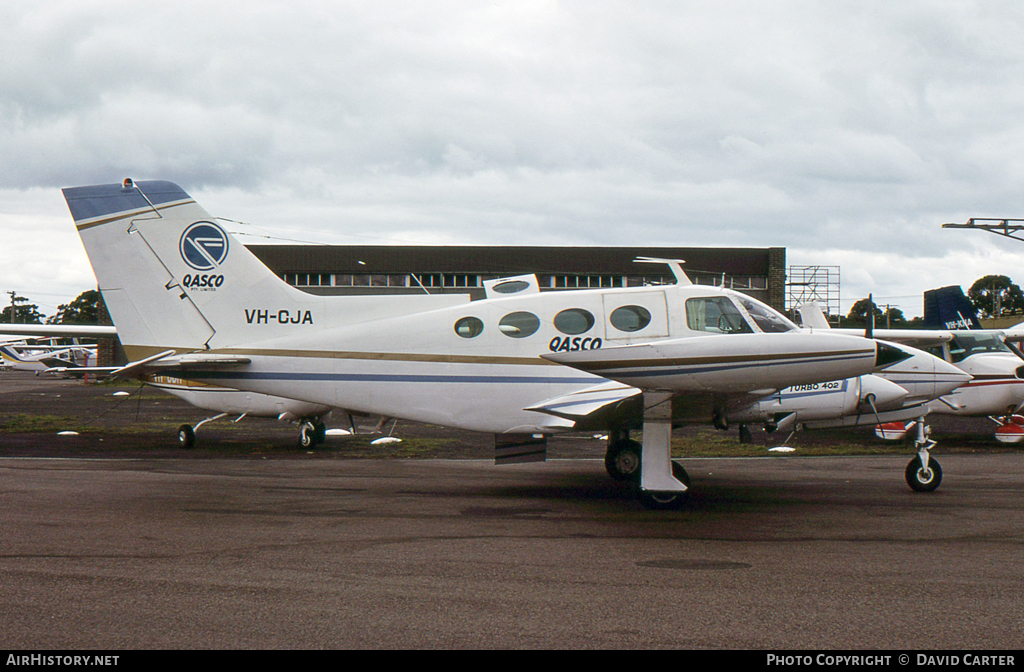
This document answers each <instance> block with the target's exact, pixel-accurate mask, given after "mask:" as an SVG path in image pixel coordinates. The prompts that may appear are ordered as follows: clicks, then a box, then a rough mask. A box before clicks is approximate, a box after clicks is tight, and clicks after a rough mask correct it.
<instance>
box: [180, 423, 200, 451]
mask: <svg viewBox="0 0 1024 672" xmlns="http://www.w3.org/2000/svg"><path fill="white" fill-rule="evenodd" d="M178 443H179V444H181V447H182V448H184V449H186V450H188V449H190V448H195V446H196V433H195V430H193V429H192V426H191V425H182V426H181V427H178Z"/></svg>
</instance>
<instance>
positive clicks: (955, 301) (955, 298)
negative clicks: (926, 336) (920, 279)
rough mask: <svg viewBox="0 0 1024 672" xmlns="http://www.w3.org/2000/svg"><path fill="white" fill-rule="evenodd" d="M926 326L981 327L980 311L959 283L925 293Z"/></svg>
mask: <svg viewBox="0 0 1024 672" xmlns="http://www.w3.org/2000/svg"><path fill="white" fill-rule="evenodd" d="M924 326H925V328H927V329H981V328H982V326H981V322H979V321H978V311H977V310H976V309H975V307H974V304H972V303H971V302H970V300H969V299H968V298H967V297H966V296H964V290H963V289H961V288H960V287H959V286H958V285H951V286H949V287H940V288H939V289H930V290H928V291H926V292H925V293H924Z"/></svg>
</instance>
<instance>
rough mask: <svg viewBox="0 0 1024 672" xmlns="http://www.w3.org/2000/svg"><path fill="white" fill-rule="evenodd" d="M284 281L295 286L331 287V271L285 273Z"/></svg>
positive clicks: (283, 275)
mask: <svg viewBox="0 0 1024 672" xmlns="http://www.w3.org/2000/svg"><path fill="white" fill-rule="evenodd" d="M281 277H282V278H284V281H285V282H287V283H288V284H289V285H292V286H293V287H330V286H331V274H330V273H284V274H282V275H281Z"/></svg>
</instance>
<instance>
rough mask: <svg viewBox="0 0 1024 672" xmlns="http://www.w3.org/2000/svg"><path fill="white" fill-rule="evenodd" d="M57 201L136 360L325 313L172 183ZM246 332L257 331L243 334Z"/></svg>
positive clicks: (288, 328)
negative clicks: (65, 211)
mask: <svg viewBox="0 0 1024 672" xmlns="http://www.w3.org/2000/svg"><path fill="white" fill-rule="evenodd" d="M63 193H64V198H65V200H66V201H67V203H68V208H69V209H70V211H71V215H72V217H73V218H74V220H75V226H76V228H77V229H78V233H79V235H80V236H81V238H82V243H83V245H84V246H85V250H86V253H87V254H88V255H89V260H90V262H91V263H92V267H93V271H94V272H95V273H96V279H97V281H98V283H99V287H100V291H101V292H102V294H103V298H104V300H105V301H106V304H107V307H108V309H109V311H110V315H111V317H112V318H113V320H114V324H115V325H116V326H117V332H118V336H119V337H120V339H121V342H122V344H123V345H124V346H125V350H126V352H127V353H128V355H129V357H131V358H133V359H134V358H137V357H140V356H146V355H147V354H152V353H153V352H157V351H160V350H166V349H167V348H168V347H171V348H174V349H176V350H179V351H189V350H197V349H208V348H212V347H218V346H223V345H231V344H236V343H238V342H241V341H244V340H254V339H255V338H257V337H258V338H274V337H277V336H281V335H285V334H288V333H294V330H295V328H297V327H299V326H304V325H310V324H313V323H314V322H315V321H316V320H317V317H318V316H319V315H320V313H321V311H322V304H323V300H322V297H314V296H312V295H309V294H306V293H304V292H301V291H299V290H297V289H295V288H293V287H291V286H290V285H287V284H286V283H285V282H284V281H283V280H281V279H280V278H278V277H277V276H275V275H274V274H273V273H272V272H271V271H270V269H268V268H267V267H266V266H264V265H263V263H262V262H260V261H259V259H257V258H256V257H255V256H254V255H253V254H252V253H251V252H249V250H247V249H246V248H245V247H244V246H243V245H241V244H238V243H237V242H236V241H235V240H233V239H232V238H231V236H229V235H228V234H227V232H225V231H224V230H223V229H222V228H221V227H220V226H219V225H218V224H217V223H216V222H215V221H214V218H213V217H211V216H210V215H209V213H207V212H206V210H204V209H203V208H202V207H200V206H199V205H198V204H197V203H196V202H195V201H194V200H193V199H192V198H191V197H190V196H189V195H188V194H187V193H185V191H184V190H183V189H182V188H181V187H179V186H178V185H176V184H173V183H171V182H162V181H152V182H138V183H132V182H131V180H125V182H124V184H108V185H98V186H90V187H74V188H69V189H64V190H63ZM247 318H248V323H247V322H246V319H247ZM247 324H248V326H250V327H259V329H258V331H252V330H251V331H250V332H248V333H246V332H245V327H246V326H247Z"/></svg>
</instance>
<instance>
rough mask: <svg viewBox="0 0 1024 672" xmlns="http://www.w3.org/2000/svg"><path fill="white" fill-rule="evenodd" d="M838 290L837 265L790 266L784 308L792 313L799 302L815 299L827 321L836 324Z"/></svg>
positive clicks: (838, 311)
mask: <svg viewBox="0 0 1024 672" xmlns="http://www.w3.org/2000/svg"><path fill="white" fill-rule="evenodd" d="M840 290H841V284H840V280H839V266H790V267H789V277H788V280H787V282H786V308H787V310H788V311H789V312H790V313H792V312H793V311H794V310H795V309H796V307H797V306H798V305H800V304H801V303H808V302H810V301H816V302H817V303H818V305H819V306H821V309H822V311H824V313H825V318H826V319H828V321H829V323H831V324H833V325H836V326H838V325H839V317H840V315H841V314H842V313H841V309H840V306H839V300H840Z"/></svg>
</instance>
